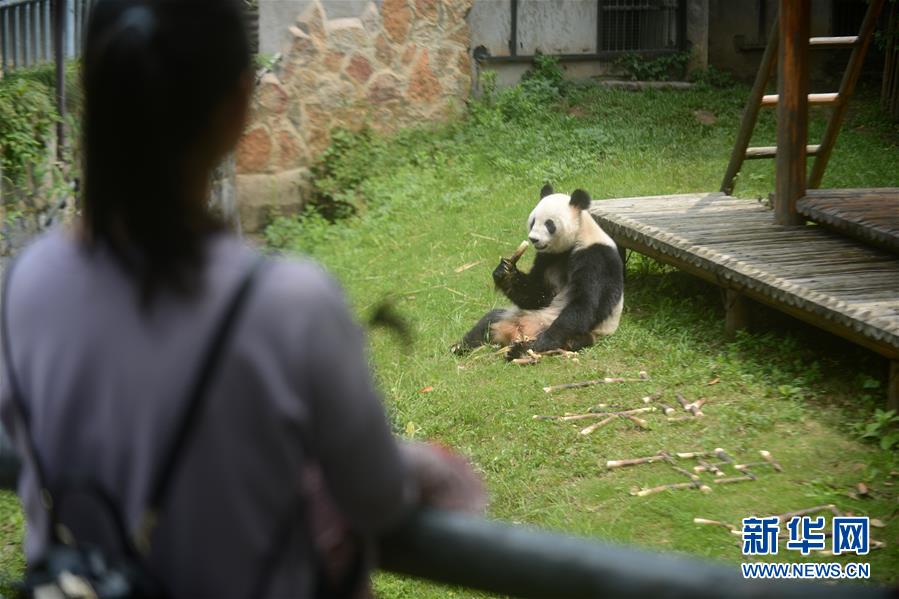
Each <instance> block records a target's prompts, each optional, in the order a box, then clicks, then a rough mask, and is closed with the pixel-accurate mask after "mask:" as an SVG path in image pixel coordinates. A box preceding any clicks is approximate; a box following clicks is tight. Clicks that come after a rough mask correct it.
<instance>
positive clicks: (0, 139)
mask: <svg viewBox="0 0 899 599" xmlns="http://www.w3.org/2000/svg"><path fill="white" fill-rule="evenodd" d="M65 84H66V111H67V114H66V118H65V121H64V122H65V124H66V129H67V131H68V145H67V147H66V159H65V162H66V165H60V164H57V163H56V162H54V161H53V157H52V156H51V155H50V153H49V149H48V148H49V146H50V144H51V142H52V141H53V140H54V139H55V135H56V132H55V125H56V124H57V123H58V122H59V115H58V112H57V109H56V92H55V85H56V73H55V67H54V66H53V65H52V64H48V65H39V66H36V67H30V68H25V69H18V70H15V71H12V72H11V73H9V74H7V75H6V76H5V77H4V78H3V79H0V161H2V171H3V173H2V174H3V178H4V181H5V183H6V184H7V185H11V186H12V187H13V188H14V189H15V190H16V192H17V193H16V194H11V197H13V199H14V200H18V201H21V202H22V205H20V206H18V207H10V206H7V218H11V217H13V216H17V215H18V216H27V215H28V214H29V213H30V211H31V210H32V208H33V207H34V204H35V200H36V199H38V196H39V195H41V196H47V197H58V196H60V195H63V194H69V193H71V181H72V180H73V179H75V178H77V177H78V168H79V165H78V162H77V160H76V159H75V158H74V157H75V156H77V153H78V143H79V141H80V139H79V132H80V114H81V106H82V94H81V86H80V65H79V63H78V62H77V61H70V62H69V63H67V64H66V70H65Z"/></svg>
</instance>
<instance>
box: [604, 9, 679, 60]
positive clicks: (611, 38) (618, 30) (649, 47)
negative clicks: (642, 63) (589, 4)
mask: <svg viewBox="0 0 899 599" xmlns="http://www.w3.org/2000/svg"><path fill="white" fill-rule="evenodd" d="M597 13H598V14H597V18H598V19H599V24H598V27H597V31H598V33H599V40H598V44H597V47H598V48H599V51H601V52H646V51H658V50H679V49H681V48H682V47H683V44H684V39H683V34H682V23H681V22H682V21H683V20H684V19H685V15H684V10H683V2H682V1H679V0H599V1H598V11H597Z"/></svg>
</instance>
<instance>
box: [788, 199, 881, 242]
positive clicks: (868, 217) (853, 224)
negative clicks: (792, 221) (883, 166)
mask: <svg viewBox="0 0 899 599" xmlns="http://www.w3.org/2000/svg"><path fill="white" fill-rule="evenodd" d="M814 191H818V190H814ZM820 191H823V190H820ZM820 191H819V192H818V193H809V194H807V195H806V196H805V197H803V198H802V199H800V200H799V201H798V202H797V204H796V209H797V211H798V212H799V213H800V214H802V215H804V216H806V217H808V218H810V219H813V220H814V221H816V222H819V223H821V224H822V225H824V226H827V227H829V228H832V229H834V230H836V231H839V232H841V233H845V234H848V235H851V236H853V237H856V238H858V239H861V240H863V241H865V242H867V243H871V244H873V245H876V246H878V247H881V248H884V249H886V250H888V251H891V252H894V253H899V188H885V189H879V190H877V191H876V192H875V193H869V194H863V193H858V192H860V191H861V190H829V192H828V193H821V192H820ZM849 194H853V195H849ZM856 194H857V195H856Z"/></svg>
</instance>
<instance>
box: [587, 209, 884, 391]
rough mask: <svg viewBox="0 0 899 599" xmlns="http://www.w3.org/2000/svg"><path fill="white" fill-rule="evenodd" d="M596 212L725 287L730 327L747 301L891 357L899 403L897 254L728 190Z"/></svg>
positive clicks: (650, 250)
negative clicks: (790, 222) (778, 214)
mask: <svg viewBox="0 0 899 599" xmlns="http://www.w3.org/2000/svg"><path fill="white" fill-rule="evenodd" d="M590 211H591V213H592V214H593V215H594V216H595V217H596V219H597V220H598V221H599V223H600V225H601V226H602V227H603V228H604V229H605V230H606V232H607V233H609V235H611V236H612V238H614V239H615V241H616V243H618V244H619V246H621V247H624V248H628V249H631V250H634V251H637V252H640V253H641V254H645V255H648V256H651V257H653V258H656V259H658V260H661V261H663V262H666V263H668V264H672V265H674V266H676V267H678V268H681V269H683V270H685V271H687V272H690V273H692V274H694V275H697V276H699V277H701V278H703V279H706V280H708V281H711V282H712V283H715V284H717V285H720V286H721V287H724V288H725V289H727V290H728V302H727V303H728V306H727V308H728V315H727V318H728V321H729V325H731V327H730V328H734V327H738V326H740V324H741V312H744V308H743V302H742V299H741V298H742V297H749V298H751V299H753V300H756V301H759V302H762V303H764V304H767V305H769V306H773V307H775V308H777V309H780V310H782V311H784V312H786V313H788V314H791V315H793V316H795V317H797V318H800V319H801V320H804V321H806V322H808V323H810V324H812V325H815V326H817V327H820V328H823V329H825V330H828V331H830V332H832V333H835V334H837V335H840V336H842V337H845V338H847V339H849V340H851V341H853V342H855V343H858V344H861V345H863V346H865V347H867V348H869V349H871V350H874V351H875V352H877V353H879V354H881V355H883V356H885V357H886V358H888V359H889V360H891V362H890V364H891V369H890V389H889V391H888V396H889V401H890V405H891V406H892V405H897V407H899V256H897V255H894V254H892V253H890V252H887V251H884V250H880V249H878V248H874V247H868V246H866V245H864V244H862V243H860V242H858V241H855V240H853V239H849V238H847V237H843V236H840V235H837V234H835V233H832V232H830V231H828V230H825V229H824V228H822V227H816V226H805V227H802V226H800V227H788V226H781V225H776V224H775V223H774V213H773V212H772V211H771V210H769V209H768V208H766V207H764V206H762V205H761V204H759V203H758V202H756V201H753V200H744V199H738V198H733V197H730V196H726V195H724V194H722V193H706V194H686V195H675V196H653V197H643V198H620V199H612V200H598V201H594V202H593V205H592V206H591V208H590Z"/></svg>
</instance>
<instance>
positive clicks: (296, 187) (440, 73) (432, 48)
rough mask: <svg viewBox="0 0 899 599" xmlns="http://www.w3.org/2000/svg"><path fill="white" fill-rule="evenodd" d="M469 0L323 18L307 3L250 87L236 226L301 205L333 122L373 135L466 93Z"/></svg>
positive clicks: (441, 111) (443, 109)
mask: <svg viewBox="0 0 899 599" xmlns="http://www.w3.org/2000/svg"><path fill="white" fill-rule="evenodd" d="M470 6H471V0H383V1H382V2H380V7H379V6H378V5H376V4H375V3H374V2H371V3H369V4H368V5H367V6H366V8H365V10H364V11H363V13H362V14H361V16H360V17H357V18H356V17H354V18H339V19H329V18H328V17H327V15H326V13H325V11H324V9H323V8H322V5H321V3H320V2H319V1H318V0H313V1H312V2H311V3H310V4H309V5H308V7H307V8H306V10H305V11H304V12H303V14H302V15H301V16H300V17H299V18H298V19H297V21H296V23H295V24H293V25H290V26H289V32H290V38H291V40H290V42H289V45H288V46H287V47H285V49H284V52H283V55H282V58H281V61H280V64H279V67H278V70H277V71H276V72H272V73H268V74H266V75H264V76H263V77H262V79H261V81H260V83H259V87H258V90H257V96H256V99H255V102H254V113H253V117H252V121H251V123H250V125H249V126H248V127H247V130H246V132H245V134H244V137H243V139H242V141H241V143H240V145H239V147H238V149H237V154H236V160H237V194H238V202H239V206H240V213H241V222H242V224H243V227H244V230H245V231H249V232H253V231H258V230H259V229H260V228H261V227H262V226H264V224H265V221H266V219H267V217H268V214H269V213H271V212H273V211H277V210H292V209H296V208H297V207H298V206H299V205H301V204H302V196H303V190H304V188H305V186H306V185H307V183H308V182H307V179H306V177H307V173H308V170H307V169H308V167H309V166H310V165H311V164H312V163H313V162H314V160H315V159H316V157H317V156H319V155H320V154H321V152H322V151H323V150H324V149H325V148H327V147H328V144H329V141H330V131H331V130H332V129H333V128H335V127H347V128H350V129H358V128H360V127H361V126H363V125H369V126H371V127H372V128H373V129H375V130H377V131H380V132H390V131H394V130H396V129H397V128H400V127H406V126H410V125H417V124H421V123H425V122H429V121H437V120H443V119H446V118H448V117H449V116H451V115H453V114H454V113H456V112H458V110H459V109H460V107H461V106H462V103H463V101H464V99H465V98H466V97H467V96H468V94H469V91H470V89H471V72H472V70H471V61H470V53H469V46H470V42H469V29H468V24H467V23H466V15H467V13H468V10H469V8H470Z"/></svg>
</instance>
